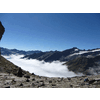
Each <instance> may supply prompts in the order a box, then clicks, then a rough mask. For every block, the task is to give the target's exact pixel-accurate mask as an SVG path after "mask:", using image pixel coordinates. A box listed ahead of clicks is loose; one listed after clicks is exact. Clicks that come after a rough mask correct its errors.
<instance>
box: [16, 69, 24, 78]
mask: <svg viewBox="0 0 100 100" xmlns="http://www.w3.org/2000/svg"><path fill="white" fill-rule="evenodd" d="M17 76H18V77H22V76H23V73H22V69H21V68H19V70H18V73H17Z"/></svg>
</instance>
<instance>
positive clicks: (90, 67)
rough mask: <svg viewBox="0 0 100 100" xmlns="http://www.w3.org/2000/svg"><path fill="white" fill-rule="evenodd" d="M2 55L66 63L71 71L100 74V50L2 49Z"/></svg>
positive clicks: (75, 48)
mask: <svg viewBox="0 0 100 100" xmlns="http://www.w3.org/2000/svg"><path fill="white" fill-rule="evenodd" d="M1 54H2V55H10V54H23V55H25V56H24V57H23V58H21V59H24V58H27V59H37V60H40V61H41V60H44V61H45V62H53V61H57V60H58V61H60V62H65V63H64V65H66V66H68V69H69V70H70V71H73V72H75V73H83V74H84V75H93V74H99V73H100V68H99V67H100V48H96V49H91V50H90V49H88V50H85V49H84V50H81V49H79V48H77V47H73V48H70V49H66V50H64V51H46V52H42V51H39V50H37V51H23V50H17V49H6V48H3V47H2V48H1Z"/></svg>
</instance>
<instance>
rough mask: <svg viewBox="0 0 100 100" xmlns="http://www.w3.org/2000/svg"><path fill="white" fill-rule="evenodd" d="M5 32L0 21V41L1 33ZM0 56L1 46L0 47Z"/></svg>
mask: <svg viewBox="0 0 100 100" xmlns="http://www.w3.org/2000/svg"><path fill="white" fill-rule="evenodd" d="M4 32H5V28H4V27H3V25H2V23H1V22H0V41H1V38H2V35H3V33H4ZM0 56H1V48H0ZM0 59H1V57H0Z"/></svg>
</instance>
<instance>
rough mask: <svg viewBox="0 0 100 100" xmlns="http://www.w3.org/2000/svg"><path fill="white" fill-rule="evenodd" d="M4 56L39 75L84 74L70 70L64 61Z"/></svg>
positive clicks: (69, 75) (64, 75)
mask: <svg viewBox="0 0 100 100" xmlns="http://www.w3.org/2000/svg"><path fill="white" fill-rule="evenodd" d="M4 57H5V58H6V59H8V60H9V61H11V62H13V63H14V64H15V65H17V66H19V67H21V68H22V69H24V70H26V71H29V72H30V73H34V74H36V75H39V76H47V77H74V76H80V75H82V74H79V75H78V74H75V73H74V72H72V71H69V70H68V68H67V66H66V65H62V64H63V63H64V62H59V61H54V62H52V63H49V62H45V61H39V60H36V59H20V58H21V57H23V55H10V56H4Z"/></svg>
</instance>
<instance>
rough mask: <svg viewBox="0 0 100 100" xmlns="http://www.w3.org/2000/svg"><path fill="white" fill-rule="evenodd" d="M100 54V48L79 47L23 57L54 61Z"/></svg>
mask: <svg viewBox="0 0 100 100" xmlns="http://www.w3.org/2000/svg"><path fill="white" fill-rule="evenodd" d="M99 54H100V49H99V48H97V49H91V50H81V49H78V48H77V47H73V48H70V49H66V50H64V51H50V52H40V53H39V54H31V55H26V56H24V57H23V58H27V59H37V60H44V61H46V62H52V61H56V60H59V61H69V60H72V59H75V58H77V57H84V56H85V57H87V58H89V57H94V56H97V55H99Z"/></svg>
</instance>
